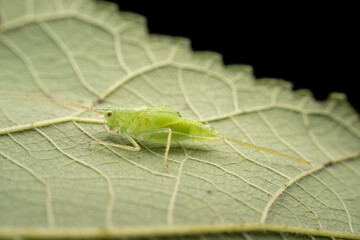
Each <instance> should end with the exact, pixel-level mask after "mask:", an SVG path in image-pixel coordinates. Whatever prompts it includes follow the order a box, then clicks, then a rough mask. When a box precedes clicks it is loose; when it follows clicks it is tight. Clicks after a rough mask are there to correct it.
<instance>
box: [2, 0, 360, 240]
mask: <svg viewBox="0 0 360 240" xmlns="http://www.w3.org/2000/svg"><path fill="white" fill-rule="evenodd" d="M0 21H1V25H0V92H3V93H19V94H30V95H33V96H52V97H56V98H61V99H66V100H69V101H71V102H76V103H82V104H85V105H93V104H94V103H95V102H96V101H97V100H98V99H102V100H103V101H102V102H101V103H100V104H99V105H98V106H107V105H119V106H141V105H147V106H159V105H161V104H165V105H166V106H167V108H170V109H174V110H177V111H179V112H180V113H181V114H182V116H183V117H186V118H190V119H198V120H200V121H205V122H208V123H209V124H211V125H213V126H214V127H215V128H216V129H218V131H219V132H220V133H221V134H222V135H224V136H229V137H233V138H236V139H239V140H242V141H244V142H247V143H251V144H255V145H258V146H262V147H266V148H270V149H273V150H276V151H278V152H281V153H284V154H287V155H291V156H295V157H298V158H302V159H305V160H308V161H310V162H312V163H313V165H312V166H307V165H304V164H300V163H297V162H293V161H291V160H287V159H284V158H281V157H277V156H274V155H270V154H267V153H262V152H259V151H256V150H254V149H250V148H247V147H243V146H238V145H235V144H230V143H227V142H208V143H183V144H182V145H179V144H174V145H172V148H171V150H170V155H169V157H170V160H169V164H170V167H171V171H169V170H167V169H165V168H164V167H163V165H162V156H163V152H164V146H162V145H156V144H149V143H144V144H143V145H142V146H143V149H142V150H141V151H140V152H128V151H125V150H122V149H116V148H112V147H104V146H100V145H94V146H90V147H87V146H86V145H85V143H86V142H88V141H91V140H94V139H98V140H107V141H115V142H118V143H122V144H128V143H127V141H125V140H124V139H122V138H120V137H118V136H111V135H107V134H105V132H104V128H103V126H102V125H101V124H99V123H100V122H101V119H99V118H96V116H95V115H94V114H92V113H89V112H84V111H82V110H79V109H73V108H70V107H63V106H57V105H53V104H48V103H34V102H16V101H5V100H1V101H0V134H1V135H0V237H14V236H18V235H23V236H33V237H39V236H43V237H51V236H58V237H59V236H60V237H61V236H68V235H72V236H92V237H94V236H95V237H103V236H106V235H113V236H126V235H127V236H129V235H131V236H144V237H145V236H162V235H164V236H165V235H166V236H171V235H173V234H177V235H179V234H180V235H189V234H190V235H191V234H195V235H202V234H214V235H209V236H208V238H209V239H212V238H218V237H223V238H225V239H227V238H228V239H231V238H236V239H239V238H240V239H241V238H243V239H258V238H262V239H264V238H265V237H266V238H268V239H281V238H282V239H287V238H289V239H290V238H293V237H295V235H293V234H298V233H300V234H305V235H302V236H297V238H298V239H308V238H309V239H310V237H307V236H306V235H313V236H316V235H322V236H328V237H331V236H333V237H344V238H350V237H353V238H359V235H358V233H359V231H360V204H359V199H360V159H359V158H360V157H359V151H360V147H359V146H360V125H359V120H358V115H357V113H356V112H354V111H353V109H352V108H351V107H350V106H349V104H348V103H347V102H346V100H345V99H344V97H343V96H342V95H340V94H333V95H332V96H331V97H330V98H329V100H328V101H326V102H324V103H318V102H316V101H314V100H313V99H312V97H311V94H310V93H308V92H307V91H297V92H293V91H292V90H291V86H290V85H289V84H288V83H285V82H283V81H279V80H269V79H264V80H255V79H254V77H253V75H252V72H251V68H249V67H247V66H229V67H224V66H223V64H222V62H221V58H220V57H219V55H217V54H214V53H208V52H203V53H194V52H192V51H191V49H190V47H189V44H188V41H187V40H185V39H181V38H173V37H166V36H154V35H148V34H147V30H146V27H145V21H144V19H143V18H142V17H141V16H138V15H135V14H131V13H124V12H118V10H117V8H116V6H114V5H112V4H108V3H96V2H94V1H70V0H68V1H66V0H63V1H39V0H38V1H36V0H33V1H11V0H2V1H0ZM239 54H241V53H239ZM1 97H3V96H1ZM84 118H88V119H90V120H88V122H86V120H84ZM84 121H85V122H84ZM31 123H33V124H34V125H33V126H32V127H31V126H30V125H29V124H31ZM329 161H333V164H332V165H324V164H325V163H327V162H329ZM262 230H269V231H274V232H277V233H271V234H264V233H262V232H261V231H262ZM228 231H230V232H235V233H234V234H230V235H227V234H224V232H228ZM247 231H255V233H244V232H247ZM256 231H260V232H259V233H256ZM281 232H288V233H281ZM194 238H198V237H194ZM318 238H319V237H313V239H318Z"/></svg>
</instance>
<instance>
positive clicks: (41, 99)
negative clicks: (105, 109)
mask: <svg viewBox="0 0 360 240" xmlns="http://www.w3.org/2000/svg"><path fill="white" fill-rule="evenodd" d="M2 95H6V96H10V97H5V98H4V97H0V100H9V101H29V102H43V103H47V102H48V103H54V104H57V105H62V106H70V107H75V108H81V109H85V110H88V111H92V112H98V113H100V111H99V110H98V109H97V108H94V107H89V106H85V105H81V104H78V103H72V102H68V101H65V100H61V99H56V98H52V97H37V96H29V95H21V94H11V93H0V96H2Z"/></svg>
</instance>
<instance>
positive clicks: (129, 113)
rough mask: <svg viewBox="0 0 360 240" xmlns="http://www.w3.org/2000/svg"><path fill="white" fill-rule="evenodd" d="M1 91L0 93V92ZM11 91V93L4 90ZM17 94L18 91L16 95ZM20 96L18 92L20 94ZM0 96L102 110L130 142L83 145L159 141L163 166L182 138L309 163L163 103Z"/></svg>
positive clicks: (110, 125)
mask: <svg viewBox="0 0 360 240" xmlns="http://www.w3.org/2000/svg"><path fill="white" fill-rule="evenodd" d="M2 95H3V94H2ZM5 95H11V94H5ZM17 96H19V95H17ZM20 96H21V95H20ZM0 99H3V100H20V101H35V102H50V103H55V104H58V105H66V106H71V107H76V108H81V109H85V110H88V111H93V112H97V113H99V114H102V115H103V116H104V118H105V127H106V128H107V130H108V131H110V132H112V133H114V134H118V135H122V136H123V137H125V138H126V139H127V140H129V142H130V143H131V144H132V145H133V146H127V145H120V144H116V143H110V142H104V141H91V142H88V143H87V145H88V146H90V145H92V144H101V145H106V146H112V147H118V148H122V149H125V150H129V151H140V149H141V147H140V146H139V144H138V143H137V141H139V142H141V141H147V142H151V143H163V144H165V145H166V148H165V154H164V158H163V161H164V166H165V167H166V168H169V166H168V163H167V160H168V155H169V150H170V145H171V143H175V142H185V141H198V142H203V141H231V142H234V143H236V144H239V145H243V146H247V147H250V148H254V149H257V150H260V151H263V152H267V153H271V154H274V155H278V156H281V157H284V158H288V159H291V160H294V161H297V162H300V163H305V164H310V162H308V161H306V160H303V159H299V158H295V157H291V156H288V155H285V154H282V153H279V152H276V151H273V150H269V149H266V148H262V147H258V146H254V145H251V144H248V143H244V142H241V141H238V140H235V139H232V138H229V137H224V136H221V135H220V134H219V133H218V132H217V131H216V130H215V128H214V127H212V126H210V125H208V124H205V123H201V122H198V121H194V120H190V119H186V118H183V117H181V115H180V114H179V112H177V111H174V110H170V109H166V108H165V106H163V105H162V106H159V107H133V108H124V107H106V108H95V107H88V106H84V105H80V104H76V103H71V102H67V101H62V100H58V99H54V98H41V97H32V96H26V99H15V98H0Z"/></svg>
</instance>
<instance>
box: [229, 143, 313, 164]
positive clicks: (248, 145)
mask: <svg viewBox="0 0 360 240" xmlns="http://www.w3.org/2000/svg"><path fill="white" fill-rule="evenodd" d="M224 139H225V140H228V141H231V142H234V143H237V144H239V145H243V146H246V147H250V148H253V149H256V150H259V151H263V152H267V153H271V154H274V155H278V156H281V157H284V158H287V159H290V160H293V161H296V162H300V163H305V164H308V165H311V163H310V162H308V161H306V160H304V159H299V158H296V157H291V156H288V155H285V154H282V153H279V152H275V151H273V150H270V149H267V148H262V147H258V146H255V145H251V144H248V143H244V142H241V141H238V140H235V139H233V138H229V137H224Z"/></svg>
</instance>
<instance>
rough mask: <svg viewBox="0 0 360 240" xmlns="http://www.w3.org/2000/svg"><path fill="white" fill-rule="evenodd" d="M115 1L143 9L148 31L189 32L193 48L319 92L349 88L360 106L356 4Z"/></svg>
mask: <svg viewBox="0 0 360 240" xmlns="http://www.w3.org/2000/svg"><path fill="white" fill-rule="evenodd" d="M111 2H118V5H119V8H120V10H121V11H129V12H134V13H138V14H140V15H143V16H144V17H145V18H146V19H147V24H148V28H149V32H150V33H156V34H164V35H171V36H181V37H185V38H188V39H191V45H192V48H193V49H194V50H195V51H201V50H206V51H214V52H217V53H219V54H221V55H222V56H223V60H224V63H225V64H226V65H227V64H247V65H251V66H252V67H253V69H254V74H255V76H256V77H257V78H262V77H272V78H281V79H285V80H287V81H290V82H292V83H293V86H294V89H303V88H305V89H309V90H311V92H312V93H313V95H314V97H315V98H316V99H318V100H325V99H326V98H327V96H328V95H329V94H330V93H331V92H341V93H345V94H346V95H347V97H348V100H349V102H350V103H351V105H352V106H354V107H355V108H356V109H357V111H358V112H359V110H360V101H359V97H358V89H359V88H358V86H357V84H358V83H359V74H358V72H357V71H356V69H358V63H359V60H358V58H359V50H358V44H359V43H360V41H359V40H360V39H359V37H358V36H356V35H357V34H356V33H357V32H359V25H358V24H357V22H360V21H359V19H358V18H357V17H356V15H355V10H356V9H357V8H356V7H355V5H354V6H351V5H347V6H345V5H336V4H332V5H331V4H330V3H329V2H327V3H326V5H325V4H324V5H318V6H315V5H311V4H308V5H305V4H297V5H296V4H292V5H289V4H288V5H287V4H284V3H282V4H274V3H267V4H265V5H264V4H263V3H261V4H260V3H255V4H249V3H246V2H243V1H238V2H235V1H234V2H233V3H231V2H228V3H226V2H224V1H223V2H219V1H216V2H214V3H211V2H207V3H206V2H201V1H193V2H186V1H166V2H160V1H144V2H142V3H139V2H136V1H111ZM199 3H202V4H203V5H195V4H199ZM235 3H238V4H239V5H236V4H235Z"/></svg>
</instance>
